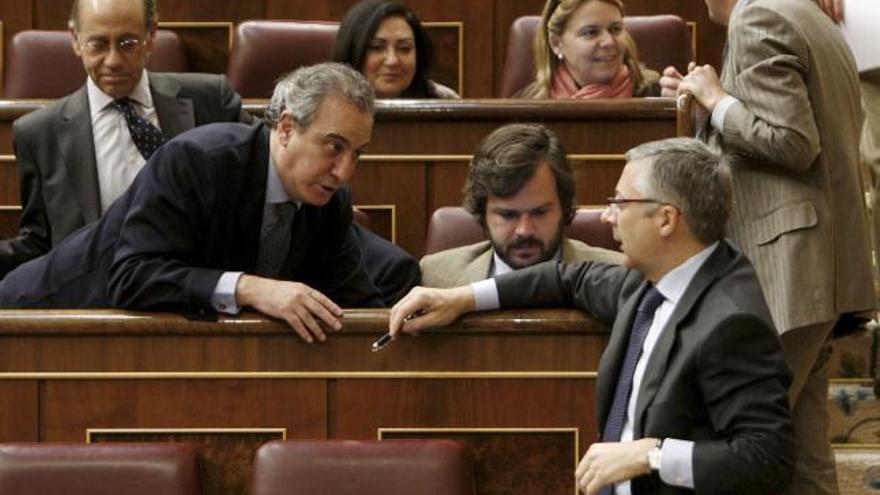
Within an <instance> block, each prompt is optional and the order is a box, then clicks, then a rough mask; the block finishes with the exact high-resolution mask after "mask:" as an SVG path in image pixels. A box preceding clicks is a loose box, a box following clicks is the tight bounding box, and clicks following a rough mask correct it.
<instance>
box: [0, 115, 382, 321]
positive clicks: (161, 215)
mask: <svg viewBox="0 0 880 495" xmlns="http://www.w3.org/2000/svg"><path fill="white" fill-rule="evenodd" d="M268 166H269V130H268V128H266V126H265V125H264V124H257V125H254V126H248V125H244V124H232V123H226V124H211V125H207V126H202V127H198V128H195V129H193V130H191V131H189V132H187V133H184V134H182V135H180V136H178V137H177V138H175V139H173V140H171V141H169V142H168V143H166V144H165V145H163V146H162V147H161V148H159V150H157V151H156V153H155V154H154V155H153V156H152V157H151V158H150V160H149V161H148V162H147V164H146V165H145V166H144V168H143V170H141V172H140V173H139V174H138V176H137V178H136V179H135V181H134V182H133V183H132V185H131V187H130V188H129V189H128V191H126V193H125V194H124V195H123V196H122V197H120V198H119V200H117V201H116V202H115V203H114V204H113V205H112V206H111V207H110V209H109V210H108V211H107V213H106V214H105V215H104V216H102V217H101V218H100V219H99V220H98V221H97V222H95V223H93V224H90V225H88V226H86V227H84V228H82V229H80V230H79V231H77V232H75V233H74V234H72V235H71V236H69V237H68V238H67V239H65V240H64V241H62V242H61V243H60V244H59V245H58V246H56V247H55V249H53V250H52V251H50V252H49V253H48V254H46V255H45V256H42V257H40V258H37V259H34V260H31V261H30V262H27V263H25V264H23V265H21V266H20V267H18V268H17V269H16V270H13V271H12V272H10V273H9V274H8V275H7V276H6V277H5V278H4V279H3V280H2V281H0V307H58V308H65V307H70V308H78V307H93V308H94V307H119V308H130V309H144V310H171V311H179V310H183V311H191V310H202V309H207V308H209V307H210V299H211V295H212V293H213V290H214V287H215V286H216V284H217V281H218V279H219V278H220V275H221V274H222V273H223V272H224V271H244V272H253V271H254V268H255V267H256V261H257V251H258V246H259V239H260V225H261V220H262V216H263V209H264V202H265V195H266V177H267V167H268ZM351 217H352V213H351V201H350V198H349V193H348V190H347V189H341V190H340V191H338V192H337V193H336V194H335V195H334V196H333V198H332V199H331V200H330V202H329V203H328V204H326V205H324V206H321V207H318V206H312V205H307V204H304V205H303V206H302V207H301V209H300V210H299V211H298V212H297V215H296V217H295V225H294V228H293V230H294V232H293V242H292V247H291V252H290V255H289V257H288V259H287V261H286V263H285V265H284V268H283V269H282V276H281V277H280V278H283V279H289V280H296V281H299V282H303V283H305V284H308V285H310V286H312V287H313V288H315V289H317V290H319V291H321V292H323V293H324V294H326V295H327V296H328V297H330V298H331V299H333V300H334V301H335V302H337V303H338V304H340V305H343V306H348V307H364V306H381V301H380V300H379V298H378V294H377V293H376V291H375V289H374V288H373V285H372V284H371V283H370V281H369V280H368V279H367V276H366V273H365V272H364V269H363V263H362V262H361V257H360V250H359V249H358V246H357V243H356V241H355V239H354V236H353V234H352V231H351Z"/></svg>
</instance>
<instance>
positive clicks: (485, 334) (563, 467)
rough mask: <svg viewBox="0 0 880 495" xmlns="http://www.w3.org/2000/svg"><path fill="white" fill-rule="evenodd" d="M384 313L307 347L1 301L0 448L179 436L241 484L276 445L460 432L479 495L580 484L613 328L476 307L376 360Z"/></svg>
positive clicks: (275, 338) (350, 315) (264, 322)
mask: <svg viewBox="0 0 880 495" xmlns="http://www.w3.org/2000/svg"><path fill="white" fill-rule="evenodd" d="M386 328H387V310H347V311H346V314H345V317H344V327H343V329H342V331H341V332H339V333H337V334H333V335H331V336H330V337H329V338H328V340H327V341H326V342H324V343H320V344H312V345H308V344H305V343H304V342H302V341H301V340H300V339H299V338H298V337H297V336H296V335H295V334H294V333H293V332H292V331H290V330H288V329H286V328H285V327H284V325H282V324H280V323H278V322H276V321H272V320H268V319H265V318H263V317H261V316H259V315H256V314H244V315H242V316H239V317H237V318H221V319H220V320H219V321H215V322H210V321H192V320H188V319H186V318H184V317H182V316H179V315H171V314H148V313H131V312H121V311H88V312H85V311H0V441H3V442H9V441H43V442H56V441H66V442H83V441H87V440H88V441H93V442H108V441H171V440H175V441H186V442H192V443H195V444H197V445H200V448H201V451H202V453H203V455H204V457H205V459H206V462H205V476H206V480H207V484H208V490H207V492H206V493H208V494H210V495H217V494H227V493H229V494H244V493H246V489H247V484H248V478H249V475H250V466H251V461H252V456H253V452H254V451H255V449H256V448H257V447H258V446H259V445H260V444H262V443H264V442H265V441H268V440H270V439H275V438H287V439H303V438H352V439H367V438H424V437H430V438H434V437H441V438H454V439H457V440H460V441H462V442H465V443H466V444H467V445H468V446H469V447H470V448H471V451H472V452H473V454H474V456H475V459H476V461H477V479H478V483H479V487H480V493H481V494H482V495H492V494H502V493H505V494H507V493H517V494H526V495H531V494H536V495H537V494H541V495H543V494H554V495H555V494H566V495H570V494H573V493H574V491H575V487H574V475H573V472H574V468H575V465H576V462H577V460H578V458H579V456H580V455H582V454H583V453H584V452H585V450H586V448H587V446H588V445H589V444H590V443H591V442H592V440H593V439H594V438H596V434H597V426H596V423H597V420H596V415H595V376H596V369H597V368H598V360H599V355H600V353H601V351H602V349H603V347H604V345H605V342H606V336H605V333H604V331H603V330H602V329H601V328H600V327H599V326H598V325H597V324H596V323H595V321H593V320H592V319H590V318H589V317H588V316H587V315H586V314H584V313H582V312H579V311H574V310H520V311H504V312H494V313H486V314H482V315H470V316H468V317H466V318H464V319H462V321H460V322H459V323H458V324H456V325H454V326H452V327H449V328H444V329H437V330H433V331H426V332H423V333H422V335H420V336H418V337H409V336H406V337H403V338H401V339H400V340H398V341H396V342H393V343H391V344H390V345H389V346H388V347H387V348H386V349H385V350H383V351H380V352H377V353H373V352H371V351H370V343H371V342H372V341H373V340H375V339H376V338H378V337H379V336H380V335H382V334H383V333H384V332H385V329H386Z"/></svg>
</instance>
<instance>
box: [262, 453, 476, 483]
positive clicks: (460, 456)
mask: <svg viewBox="0 0 880 495" xmlns="http://www.w3.org/2000/svg"><path fill="white" fill-rule="evenodd" d="M328 493H332V494H333V495H404V494H406V495H429V494H430V495H475V493H476V488H475V483H474V470H473V464H472V461H471V459H470V456H469V455H468V453H467V451H466V450H465V449H464V448H463V447H462V446H461V445H460V444H458V443H457V442H453V441H451V440H390V441H375V440H373V441H355V440H316V441H289V442H282V441H275V442H270V443H267V444H265V445H263V446H262V447H260V450H259V451H257V458H256V461H255V466H254V481H253V489H252V490H251V495H325V494H328Z"/></svg>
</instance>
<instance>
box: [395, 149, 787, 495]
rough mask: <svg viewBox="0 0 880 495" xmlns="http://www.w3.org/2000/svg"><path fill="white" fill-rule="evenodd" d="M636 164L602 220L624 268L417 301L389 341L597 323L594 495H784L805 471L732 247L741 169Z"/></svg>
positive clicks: (741, 262) (434, 294)
mask: <svg viewBox="0 0 880 495" xmlns="http://www.w3.org/2000/svg"><path fill="white" fill-rule="evenodd" d="M626 158H627V164H626V167H624V169H623V173H622V174H621V176H620V181H619V182H618V184H617V190H616V195H615V197H614V198H611V199H610V200H609V207H608V209H607V210H605V213H604V214H603V221H605V222H607V223H608V224H610V225H611V227H612V229H613V230H614V235H615V237H616V238H617V239H618V240H619V241H620V243H621V249H622V250H623V254H624V266H622V267H621V266H617V265H608V264H603V263H595V262H582V263H575V264H566V263H558V262H555V261H554V262H545V263H542V264H540V265H535V266H533V267H529V268H524V269H522V270H517V271H515V272H511V273H507V274H504V275H501V276H498V277H496V278H494V279H488V280H484V281H480V282H475V283H473V284H472V285H469V286H463V287H457V288H454V289H422V288H419V289H415V290H413V291H412V292H410V294H409V295H407V296H406V297H405V298H404V299H403V300H401V301H400V302H399V303H398V304H397V305H396V306H395V307H394V308H393V309H392V310H391V319H390V332H391V335H392V336H397V335H398V334H399V333H400V332H417V331H419V330H421V329H423V328H425V327H432V326H437V325H445V324H448V323H450V322H452V321H453V320H454V319H455V318H457V317H458V316H459V315H460V314H462V313H464V312H467V311H473V310H486V309H495V308H499V307H503V308H511V307H526V306H551V307H552V306H571V305H574V306H577V307H579V308H582V309H585V310H587V311H589V312H590V313H591V314H592V315H593V316H595V317H596V319H598V320H600V321H603V322H606V323H609V324H611V325H612V330H611V336H610V338H609V341H608V347H607V348H606V349H605V352H604V353H603V355H602V359H601V361H600V363H599V375H598V379H597V382H596V397H597V402H598V411H597V412H598V415H597V416H598V418H599V425H598V426H599V429H598V430H599V432H600V435H601V436H600V439H599V440H600V441H598V442H595V443H593V444H592V445H591V446H590V447H589V449H588V450H587V452H586V454H585V455H584V457H583V458H582V459H581V462H580V465H579V466H578V468H577V471H576V473H575V475H576V478H577V484H578V486H579V488H580V489H581V490H582V491H583V492H584V493H585V494H587V495H595V494H599V493H602V494H603V495H605V494H608V495H610V494H616V495H630V494H655V493H656V494H660V493H664V494H673V493H681V494H685V493H694V492H696V493H748V494H753V495H758V494H768V495H769V494H772V493H778V492H780V491H782V490H783V489H784V488H785V487H786V486H787V484H788V483H789V481H790V479H791V475H792V472H793V466H794V439H793V433H792V431H793V430H792V425H791V417H790V413H789V410H788V401H787V386H788V384H789V383H790V381H791V378H790V374H789V371H788V368H787V367H786V364H785V359H784V357H783V353H782V346H781V343H780V340H779V337H778V335H777V333H776V330H775V328H774V327H773V320H772V318H771V316H770V311H769V309H768V308H767V303H766V301H765V300H764V295H763V293H762V292H761V287H760V284H759V282H758V278H757V275H756V274H755V270H754V268H752V265H751V264H750V263H749V261H748V260H747V259H746V257H745V256H743V254H742V253H741V252H739V251H738V249H737V248H736V247H735V246H733V245H732V244H730V243H728V242H727V241H726V240H725V239H724V232H725V225H726V223H727V219H728V216H729V213H730V209H731V203H730V197H731V181H730V172H729V169H728V168H727V167H726V166H724V165H722V164H720V163H719V160H720V158H719V156H718V155H716V154H715V153H713V152H712V151H710V150H709V149H708V147H706V145H704V144H702V143H701V142H699V141H697V140H694V139H687V138H681V139H670V140H666V141H657V142H653V143H647V144H644V145H641V146H639V147H637V148H634V149H632V150H630V151H629V152H628V153H627V155H626ZM585 414H586V412H585Z"/></svg>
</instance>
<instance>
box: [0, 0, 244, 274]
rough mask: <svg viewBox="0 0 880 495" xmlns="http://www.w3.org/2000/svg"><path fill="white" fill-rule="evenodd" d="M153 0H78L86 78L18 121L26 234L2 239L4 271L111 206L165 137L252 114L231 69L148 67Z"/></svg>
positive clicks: (75, 26)
mask: <svg viewBox="0 0 880 495" xmlns="http://www.w3.org/2000/svg"><path fill="white" fill-rule="evenodd" d="M156 25H157V16H156V2H155V0H75V1H74V3H73V6H72V8H71V11H70V19H69V26H70V34H71V45H72V47H73V50H74V52H75V53H76V55H77V56H78V57H79V58H80V59H81V60H82V62H83V67H84V68H85V70H86V72H87V73H88V76H89V77H88V80H87V81H86V83H85V84H84V85H83V86H82V87H81V88H80V89H79V90H77V91H76V92H75V93H73V94H71V95H68V96H66V97H64V98H61V99H59V100H58V101H56V102H55V103H53V104H51V105H49V106H48V107H46V108H44V109H41V110H39V111H36V112H32V113H30V114H27V115H25V116H23V117H21V118H20V119H18V120H17V121H16V122H15V124H14V125H13V140H14V144H15V154H16V160H17V162H18V167H19V177H20V181H21V200H22V216H21V223H20V228H19V234H18V236H16V237H14V238H11V239H6V240H3V241H0V275H5V274H6V273H7V272H9V271H10V270H12V269H13V268H15V267H16V266H18V265H19V264H21V263H23V262H25V261H27V260H29V259H31V258H35V257H37V256H39V255H41V254H44V253H46V252H47V251H49V249H51V248H52V247H53V246H55V245H57V244H58V243H59V242H61V241H62V240H63V239H64V238H65V237H67V236H68V235H69V234H71V233H72V232H73V231H75V230H77V229H78V228H80V227H82V226H83V225H86V224H88V223H91V222H93V221H94V220H96V219H98V217H100V216H101V215H103V214H104V213H105V212H106V211H107V209H108V208H109V207H110V205H111V204H112V203H113V202H114V201H115V200H116V199H117V198H118V197H119V196H121V195H122V193H123V192H125V190H126V189H127V188H128V186H129V185H130V184H131V182H132V180H134V177H135V175H137V173H138V172H139V171H140V169H141V167H143V165H144V163H145V162H146V160H147V158H149V156H150V155H151V154H152V152H153V151H154V150H155V149H156V148H157V147H158V146H160V145H161V144H162V143H163V142H164V141H166V140H168V139H170V138H172V137H174V136H176V135H177V134H180V133H181V132H183V131H185V130H187V129H190V128H192V127H195V126H198V125H202V124H207V123H211V122H223V121H242V120H244V121H250V120H251V119H250V116H249V115H247V114H246V113H243V112H242V110H241V98H239V96H238V95H237V94H236V93H235V91H233V90H232V88H231V87H230V86H229V85H228V84H227V82H226V79H225V78H224V77H223V76H218V75H209V74H170V73H169V74H162V73H151V72H148V71H147V70H146V69H144V66H145V64H146V62H147V59H148V58H149V56H150V51H151V50H152V46H153V39H154V38H155V35H156Z"/></svg>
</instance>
